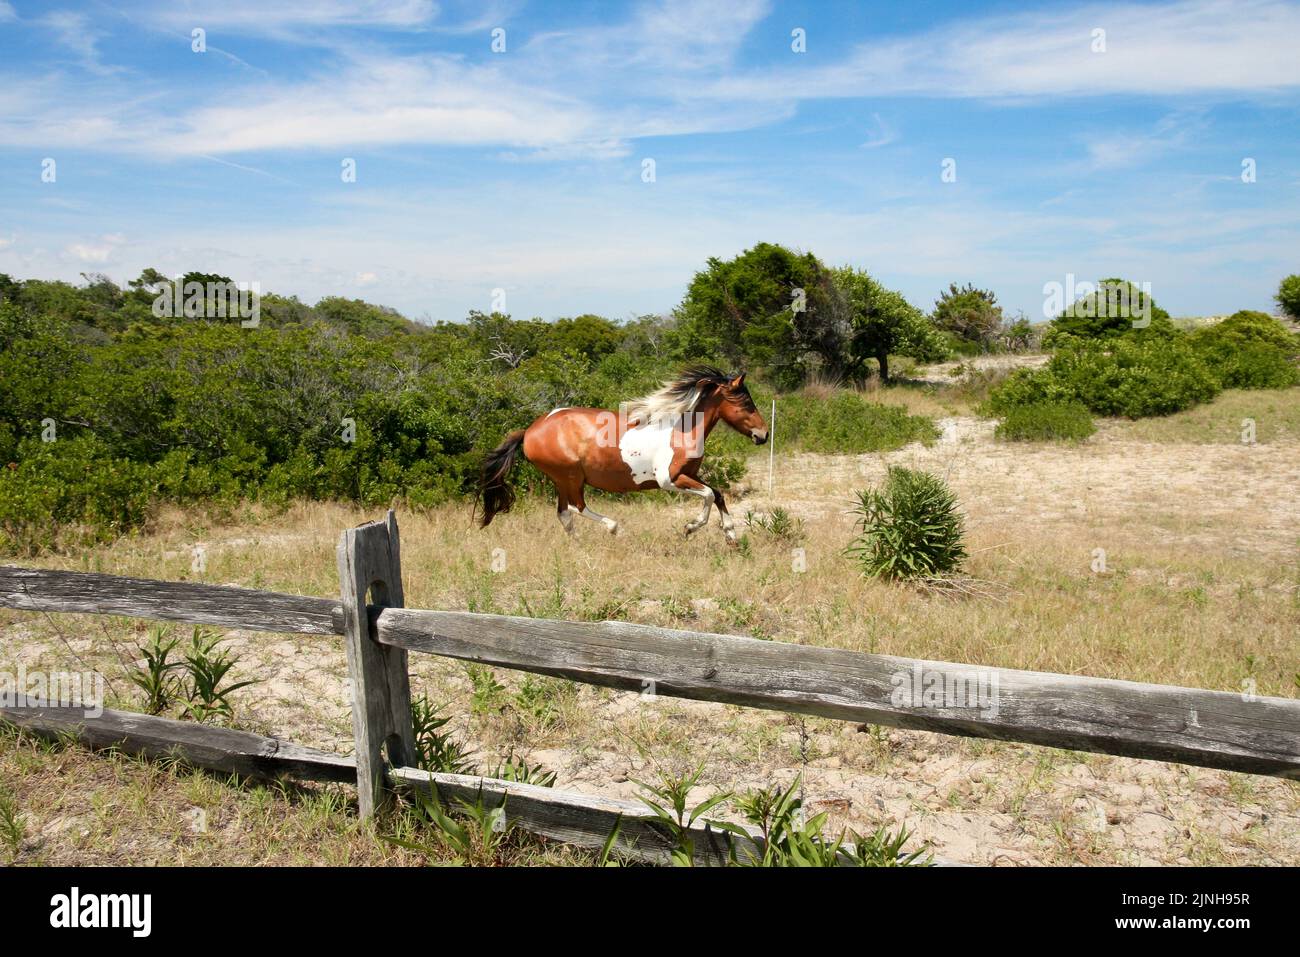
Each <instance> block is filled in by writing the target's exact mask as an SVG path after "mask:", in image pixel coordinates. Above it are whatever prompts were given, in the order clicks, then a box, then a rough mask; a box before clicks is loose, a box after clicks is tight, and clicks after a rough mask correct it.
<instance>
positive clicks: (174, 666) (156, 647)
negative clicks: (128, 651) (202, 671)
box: [127, 626, 184, 714]
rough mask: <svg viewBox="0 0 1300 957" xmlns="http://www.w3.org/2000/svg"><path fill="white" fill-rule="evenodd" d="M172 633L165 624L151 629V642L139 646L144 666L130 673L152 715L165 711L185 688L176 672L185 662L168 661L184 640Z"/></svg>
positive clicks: (147, 709)
mask: <svg viewBox="0 0 1300 957" xmlns="http://www.w3.org/2000/svg"><path fill="white" fill-rule="evenodd" d="M170 634H171V630H170V629H169V628H165V627H162V626H159V627H156V628H153V629H151V630H150V632H149V640H148V642H147V643H145V644H143V645H140V647H139V649H138V650H139V652H140V655H141V657H142V658H143V659H144V663H143V665H142V666H137V667H136V668H135V670H133V671H131V672H129V673H128V675H127V677H128V678H130V679H131V683H132V684H134V685H135V686H136V687H137V688H139V689H140V690H141V691H143V692H144V698H145V705H144V707H145V711H146V712H147V713H148V714H162V713H163V712H164V711H166V710H167V709H168V708H169V707H170V706H171V703H172V699H173V698H174V697H175V696H176V695H177V694H178V693H179V692H180V690H181V683H180V680H179V679H178V677H177V676H176V674H175V672H176V671H177V670H179V669H180V668H183V667H184V665H183V664H182V663H181V662H179V661H170V660H168V659H169V656H170V655H171V653H172V651H174V650H175V648H176V645H177V644H178V643H179V642H180V639H179V638H173V637H170Z"/></svg>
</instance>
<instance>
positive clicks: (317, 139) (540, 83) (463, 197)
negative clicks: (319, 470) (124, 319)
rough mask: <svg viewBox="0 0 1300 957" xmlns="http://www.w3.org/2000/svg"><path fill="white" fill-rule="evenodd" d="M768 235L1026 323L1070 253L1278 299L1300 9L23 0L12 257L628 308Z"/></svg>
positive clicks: (1290, 192) (1289, 194)
mask: <svg viewBox="0 0 1300 957" xmlns="http://www.w3.org/2000/svg"><path fill="white" fill-rule="evenodd" d="M196 28H201V29H202V30H204V31H205V40H206V52H202V53H197V52H194V51H193V49H192V45H193V31H194V30H195V29H196ZM498 29H500V30H504V40H505V50H504V51H503V52H494V51H493V49H492V45H493V31H494V30H498ZM795 30H802V31H804V36H805V37H806V52H802V53H799V52H795V51H794V50H793V49H792V46H793V44H794V40H793V38H792V31H795ZM1098 30H1102V31H1105V33H1104V47H1105V48H1104V50H1096V49H1094V48H1095V47H1097V46H1098V45H1099V44H1098V38H1097V35H1096V33H1095V31H1098ZM46 159H53V160H54V161H55V164H56V165H55V174H56V176H55V181H54V182H43V181H42V163H43V161H44V160H46ZM345 159H352V160H355V163H356V181H355V182H350V183H349V182H344V181H343V178H342V176H341V171H342V164H343V162H344V160H345ZM648 159H649V160H653V161H654V174H655V175H654V180H653V182H646V181H645V178H644V177H643V169H644V163H645V161H646V160H648ZM946 159H951V160H953V161H955V171H956V179H955V181H954V182H944V181H943V178H942V176H941V173H942V170H943V163H944V161H945V160H946ZM1246 159H1251V160H1253V161H1254V164H1255V170H1256V174H1255V181H1254V182H1243V179H1242V163H1243V161H1244V160H1246ZM760 241H769V242H779V243H784V244H786V245H789V246H793V247H797V248H801V249H805V250H811V251H813V252H815V253H817V254H818V255H819V256H820V257H821V258H822V259H823V260H824V261H826V262H827V263H830V264H841V263H852V264H854V265H857V266H860V267H863V268H866V269H868V270H870V271H871V272H872V273H873V274H874V275H876V276H877V277H878V278H880V279H881V280H882V281H884V282H885V283H887V284H888V285H891V286H893V287H895V288H898V289H901V290H902V291H903V292H904V293H905V294H906V295H907V296H908V297H909V298H910V299H911V300H912V301H913V302H914V303H916V304H917V305H920V306H922V307H924V308H929V306H930V305H931V304H932V303H933V301H934V299H935V297H936V296H937V295H938V293H939V292H940V290H941V289H943V288H944V287H945V286H946V285H947V284H948V283H949V282H951V281H957V282H966V281H972V282H975V283H977V284H979V285H981V286H986V287H989V288H992V289H993V290H995V291H996V292H997V293H998V295H999V298H1000V299H1001V301H1002V302H1003V304H1004V305H1005V306H1006V307H1008V309H1009V310H1011V311H1013V312H1014V311H1015V310H1023V311H1024V312H1025V313H1026V314H1027V315H1028V316H1029V317H1030V318H1031V319H1035V320H1037V319H1041V318H1042V312H1043V302H1044V293H1043V287H1044V284H1046V283H1050V282H1058V283H1062V284H1064V283H1065V282H1066V277H1067V275H1069V274H1073V275H1074V276H1075V277H1076V278H1077V279H1078V280H1085V279H1096V278H1099V277H1103V276H1110V275H1122V276H1126V277H1128V278H1130V279H1133V280H1134V281H1137V282H1149V283H1150V284H1151V289H1152V292H1153V294H1154V296H1155V298H1156V300H1157V301H1158V302H1159V303H1161V304H1162V305H1163V306H1165V308H1167V309H1169V310H1170V311H1171V312H1172V313H1174V314H1175V315H1203V314H1214V313H1222V312H1227V311H1232V310H1235V309H1239V308H1263V309H1271V308H1272V296H1273V294H1274V292H1275V291H1276V289H1277V284H1278V282H1279V280H1280V279H1281V278H1282V276H1284V275H1286V274H1288V273H1293V272H1297V271H1300V5H1298V4H1295V3H1282V2H1276V0H1241V2H1232V3H1223V2H1210V0H1187V2H1177V3H1150V4H1145V3H1144V4H1135V3H1126V4H1109V3H1101V4H1086V5H1072V4H1069V3H1059V2H1057V3H1044V4H1008V3H991V4H983V5H981V4H977V3H938V2H912V3H903V4H900V3H879V4H877V3H844V4H836V3H780V2H764V0H727V2H707V0H706V2H695V3H686V2H673V0H658V2H637V3H629V4H615V3H603V2H602V3H594V2H588V3H572V2H565V3H540V2H536V0H534V2H523V0H518V2H513V0H503V2H500V3H496V4H494V3H492V2H486V3H484V2H479V3H459V2H449V3H439V2H432V0H430V2H425V0H395V2H381V0H372V2H360V3H341V2H334V0H315V2H313V0H288V2H283V3H274V2H266V0H256V2H253V0H225V2H214V3H207V2H191V3H185V2H179V3H178V2H166V3H163V2H158V3H154V2H140V3H132V4H126V3H108V2H104V3H86V4H71V3H69V4H63V3H58V2H55V3H33V2H26V0H8V2H5V0H0V272H7V273H10V274H11V275H14V276H17V277H22V278H29V277H42V278H63V279H69V280H75V279H77V278H78V276H79V274H80V273H82V272H103V273H106V274H108V275H109V276H111V277H113V278H114V279H116V280H118V281H119V282H121V281H125V280H127V279H129V278H133V277H134V276H136V275H138V274H139V272H140V270H141V269H142V268H144V267H145V266H154V267H156V268H158V269H160V270H162V271H164V272H166V273H176V272H180V271H183V270H190V269H197V270H202V271H210V272H220V273H224V274H226V275H229V276H230V277H232V278H234V279H236V280H239V281H249V282H259V283H260V284H261V287H262V289H263V290H270V291H276V292H281V293H285V294H296V295H298V296H299V297H300V298H302V299H303V300H305V301H308V302H314V301H315V300H316V299H318V298H319V297H321V296H324V295H345V296H355V297H360V298H365V299H368V300H371V301H374V302H380V303H384V304H388V305H392V306H395V307H396V308H398V309H400V310H402V311H403V312H404V313H405V314H407V315H409V316H411V317H413V318H428V319H452V320H454V319H461V318H463V317H464V316H465V314H466V313H467V312H468V311H469V310H470V309H482V310H488V309H490V308H491V307H492V305H493V294H494V290H498V289H500V290H504V291H505V307H506V311H508V312H511V313H512V314H514V315H515V316H519V317H526V316H534V315H540V316H544V317H547V318H553V317H556V316H561V315H575V314H578V313H581V312H597V313H600V314H603V315H607V316H610V317H612V318H626V317H629V316H632V315H637V314H643V313H648V312H661V311H666V310H668V309H671V308H672V307H673V306H674V305H675V304H676V303H677V302H678V301H679V300H680V298H681V295H682V292H683V291H684V289H685V287H686V284H687V283H688V282H689V280H690V278H691V276H692V274H693V273H694V272H695V271H696V270H697V269H699V268H701V267H702V266H703V264H704V262H705V260H706V259H707V257H709V256H714V255H716V256H723V257H725V256H731V255H734V254H735V253H737V252H739V251H740V250H742V249H744V248H746V247H747V246H751V245H753V244H754V243H756V242H760Z"/></svg>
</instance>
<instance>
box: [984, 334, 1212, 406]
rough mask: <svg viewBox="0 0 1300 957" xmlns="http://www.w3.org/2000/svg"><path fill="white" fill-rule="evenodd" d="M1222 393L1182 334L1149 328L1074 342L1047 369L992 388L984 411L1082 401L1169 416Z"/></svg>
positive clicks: (1019, 374)
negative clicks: (1104, 337) (1115, 335)
mask: <svg viewBox="0 0 1300 957" xmlns="http://www.w3.org/2000/svg"><path fill="white" fill-rule="evenodd" d="M1218 393H1219V381H1218V379H1217V378H1216V377H1215V375H1214V373H1213V372H1211V370H1210V368H1209V367H1208V366H1207V365H1206V364H1205V362H1204V361H1203V360H1202V359H1201V357H1200V356H1199V355H1198V354H1197V353H1196V351H1195V350H1194V349H1193V348H1192V346H1191V344H1190V343H1189V342H1188V341H1187V337H1186V336H1185V335H1184V334H1183V333H1180V332H1178V331H1176V330H1173V331H1157V330H1154V329H1150V330H1140V331H1137V332H1133V333H1130V334H1128V335H1124V336H1120V337H1116V338H1111V339H1105V340H1099V341H1083V340H1076V341H1073V342H1071V343H1070V344H1069V345H1067V346H1064V347H1062V348H1061V349H1059V350H1058V351H1057V352H1056V353H1055V354H1054V355H1053V356H1052V358H1051V361H1050V362H1049V363H1048V364H1047V366H1046V367H1045V368H1042V369H1034V370H1028V369H1021V370H1018V371H1017V372H1015V373H1013V374H1012V375H1010V376H1009V377H1007V379H1006V380H1005V381H1004V382H1003V383H1002V384H1001V385H999V386H997V387H996V388H994V389H993V390H992V392H991V393H990V395H989V400H988V402H987V403H986V404H985V406H984V411H985V412H987V413H991V414H993V415H1005V414H1007V412H1008V411H1009V410H1010V409H1012V408H1014V407H1016V406H1019V405H1028V404H1031V403H1038V402H1079V403H1080V404H1082V405H1084V406H1085V407H1086V408H1087V409H1088V410H1089V411H1091V412H1093V413H1095V414H1097V415H1121V416H1126V417H1127V418H1130V419H1138V418H1143V417H1145V416H1152V415H1169V414H1170V413H1172V412H1178V411H1181V410H1182V409H1187V408H1190V407H1191V406H1194V405H1197V404H1198V403H1201V402H1208V401H1209V400H1210V399H1213V398H1214V397H1215V396H1216V395H1218Z"/></svg>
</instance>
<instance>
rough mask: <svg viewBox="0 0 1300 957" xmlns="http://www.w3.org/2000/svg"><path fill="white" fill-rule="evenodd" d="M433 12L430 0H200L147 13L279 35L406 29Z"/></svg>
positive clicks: (180, 25) (166, 20) (167, 21)
mask: <svg viewBox="0 0 1300 957" xmlns="http://www.w3.org/2000/svg"><path fill="white" fill-rule="evenodd" d="M437 13H438V5H437V4H436V3H433V2H432V0H364V2H348V0H277V2H276V3H265V2H263V0H198V2H190V3H163V4H159V5H157V6H155V7H153V8H151V9H150V10H149V11H148V16H149V18H150V19H152V20H154V21H155V22H158V23H161V24H163V25H166V26H169V27H173V28H177V29H184V30H185V31H186V32H188V31H189V30H190V29H191V28H193V27H204V28H205V29H214V28H224V29H228V30H232V31H238V32H240V33H243V34H261V35H277V36H278V35H281V34H284V33H285V32H287V31H292V30H295V29H302V28H308V27H340V26H350V27H363V26H364V27H384V28H390V29H409V28H413V27H421V26H424V25H425V24H427V23H429V21H431V20H432V19H433V18H434V17H435V16H436V15H437Z"/></svg>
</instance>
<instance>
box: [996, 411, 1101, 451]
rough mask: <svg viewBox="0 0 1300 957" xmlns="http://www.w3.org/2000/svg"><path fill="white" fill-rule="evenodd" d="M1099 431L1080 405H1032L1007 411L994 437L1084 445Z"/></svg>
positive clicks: (1020, 440)
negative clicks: (1085, 441) (1084, 442)
mask: <svg viewBox="0 0 1300 957" xmlns="http://www.w3.org/2000/svg"><path fill="white" fill-rule="evenodd" d="M1096 431H1097V427H1096V426H1095V425H1093V423H1092V416H1091V415H1089V413H1088V409H1087V408H1086V407H1085V406H1084V405H1083V404H1082V403H1079V402H1031V403H1028V404H1026V405H1017V406H1013V407H1012V408H1010V409H1008V410H1007V413H1006V416H1005V418H1004V419H1003V420H1002V421H1001V422H1000V423H998V427H997V428H996V429H994V430H993V434H994V435H995V436H996V437H997V438H999V439H1007V440H1010V441H1015V442H1052V441H1066V442H1082V441H1083V440H1084V439H1086V438H1087V437H1088V436H1090V435H1092V434H1093V433H1094V432H1096Z"/></svg>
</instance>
